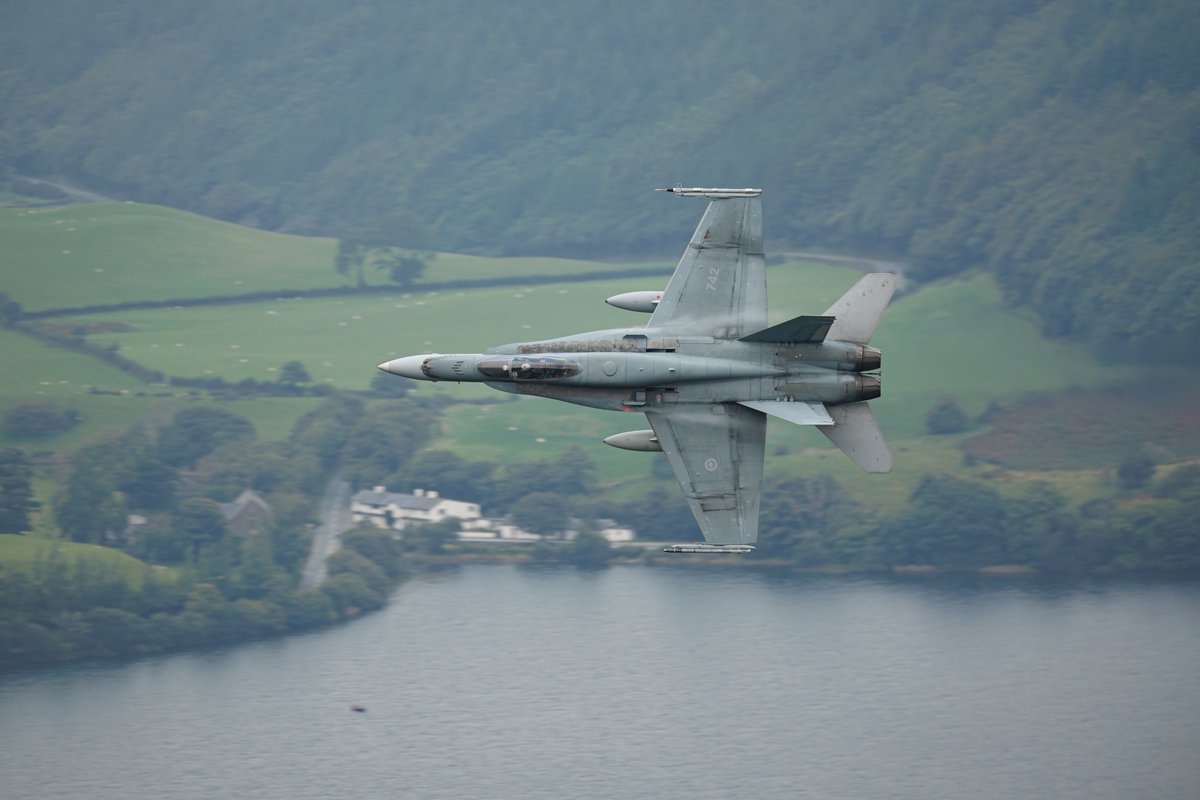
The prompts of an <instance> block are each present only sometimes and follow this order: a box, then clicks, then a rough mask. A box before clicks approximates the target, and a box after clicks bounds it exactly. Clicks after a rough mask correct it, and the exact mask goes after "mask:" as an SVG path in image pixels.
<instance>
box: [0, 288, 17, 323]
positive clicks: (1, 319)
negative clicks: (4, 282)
mask: <svg viewBox="0 0 1200 800" xmlns="http://www.w3.org/2000/svg"><path fill="white" fill-rule="evenodd" d="M20 318H21V304H20V303H18V302H17V301H16V300H13V299H12V298H11V297H9V296H8V292H0V325H11V324H13V323H14V322H16V321H17V320H19V319H20Z"/></svg>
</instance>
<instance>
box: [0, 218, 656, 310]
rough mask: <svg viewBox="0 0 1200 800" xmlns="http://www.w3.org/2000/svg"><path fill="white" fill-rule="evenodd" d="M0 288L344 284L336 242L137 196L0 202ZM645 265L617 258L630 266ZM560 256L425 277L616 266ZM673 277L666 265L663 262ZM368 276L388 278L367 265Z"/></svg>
mask: <svg viewBox="0 0 1200 800" xmlns="http://www.w3.org/2000/svg"><path fill="white" fill-rule="evenodd" d="M0 245H2V247H0V285H2V286H3V287H4V288H3V291H5V292H7V293H8V294H9V295H10V296H11V297H13V298H14V299H16V300H17V301H19V302H20V303H21V304H22V306H23V307H24V308H25V310H27V311H38V310H42V309H47V308H74V307H79V306H88V305H101V304H113V303H127V302H132V301H138V300H174V299H181V298H192V297H205V296H213V295H231V294H244V293H248V292H264V291H279V292H281V293H286V292H287V291H288V290H300V289H323V288H330V287H337V286H348V285H351V284H352V283H353V280H354V278H353V277H352V276H342V275H339V274H338V273H337V272H335V271H334V268H333V261H334V255H335V251H336V242H335V241H334V240H333V239H328V238H316V237H308V236H293V235H288V234H282V233H270V232H267V231H260V230H256V229H254V228H246V227H242V226H240V225H233V224H231V223H227V222H220V221H218V220H214V219H209V218H207V217H201V216H198V215H196V214H190V213H188V212H186V211H177V210H175V209H171V208H165V207H163V206H154V205H143V204H140V203H85V204H81V205H72V206H62V207H52V208H0ZM636 266H645V265H644V264H643V265H636V264H630V265H622V267H621V268H629V267H636ZM616 268H617V267H613V266H611V265H602V264H596V263H591V262H586V261H574V260H571V259H561V258H481V257H478V256H467V255H459V254H454V253H440V254H437V256H436V258H434V260H433V261H431V262H430V264H429V265H428V267H427V269H426V272H425V276H424V279H423V280H424V281H427V282H441V281H458V280H476V279H482V278H490V277H497V276H504V277H510V276H515V275H531V276H566V275H571V274H577V273H579V272H585V271H592V270H597V269H616ZM663 269H664V271H665V272H666V273H667V274H669V273H670V269H671V266H670V265H666V264H664V265H663ZM364 278H365V280H366V282H367V283H368V284H371V285H386V284H387V283H388V281H387V276H386V274H385V273H384V272H383V271H381V270H378V269H374V268H372V267H370V266H368V267H367V268H366V270H365V272H364Z"/></svg>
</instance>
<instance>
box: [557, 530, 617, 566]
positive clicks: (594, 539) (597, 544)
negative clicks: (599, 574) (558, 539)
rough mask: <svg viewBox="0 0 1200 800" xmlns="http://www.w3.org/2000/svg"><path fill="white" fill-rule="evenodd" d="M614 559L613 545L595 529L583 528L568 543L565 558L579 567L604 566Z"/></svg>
mask: <svg viewBox="0 0 1200 800" xmlns="http://www.w3.org/2000/svg"><path fill="white" fill-rule="evenodd" d="M611 559H612V546H611V545H610V544H609V542H608V540H607V539H605V538H604V537H603V536H601V535H600V534H598V533H596V532H595V531H589V530H581V531H579V533H578V534H577V535H576V536H575V540H574V541H573V542H571V543H570V544H568V545H567V546H566V548H565V552H564V553H563V560H564V561H566V562H568V563H571V564H574V565H575V566H577V567H603V566H605V565H606V564H608V562H609V561H610V560H611Z"/></svg>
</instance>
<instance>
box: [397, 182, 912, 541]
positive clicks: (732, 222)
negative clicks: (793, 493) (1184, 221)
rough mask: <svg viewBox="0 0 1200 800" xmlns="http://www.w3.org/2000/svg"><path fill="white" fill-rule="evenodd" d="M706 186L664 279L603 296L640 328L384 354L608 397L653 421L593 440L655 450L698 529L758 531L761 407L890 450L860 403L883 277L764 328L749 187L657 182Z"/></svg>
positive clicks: (886, 285) (499, 383) (718, 533)
mask: <svg viewBox="0 0 1200 800" xmlns="http://www.w3.org/2000/svg"><path fill="white" fill-rule="evenodd" d="M664 191H669V192H672V193H674V194H676V195H680V196H686V197H705V198H707V199H708V200H709V204H708V208H707V209H706V210H705V212H704V215H703V217H702V218H701V219H700V224H699V225H697V226H696V230H695V232H694V233H693V234H692V238H691V240H690V241H689V242H688V246H687V248H686V249H685V250H684V253H683V256H682V258H680V260H679V264H678V265H677V266H676V268H675V272H674V274H673V275H672V277H671V280H670V282H669V283H668V284H667V287H666V289H665V290H663V291H662V292H626V293H624V294H620V295H615V296H614V297H611V298H609V299H608V302H609V303H610V304H612V305H615V306H617V307H620V308H629V309H634V310H641V311H647V312H650V313H651V316H650V320H649V322H648V323H647V324H646V326H645V327H633V328H615V329H611V330H603V331H592V332H590V333H581V334H577V335H573V336H565V337H561V338H557V339H550V340H545V341H538V342H518V343H514V344H507V345H500V346H497V347H492V348H490V349H488V350H487V351H486V352H484V353H459V354H449V355H444V354H437V353H430V354H425V355H419V356H407V357H405V358H398V359H394V360H392V361H388V362H386V363H384V364H380V365H379V368H380V369H382V370H384V371H385V372H390V373H393V374H396V375H401V376H404V377H408V378H416V379H418V380H434V381H436V380H449V381H469V382H482V383H486V384H487V385H488V386H491V387H492V388H494V389H498V390H500V391H505V392H511V393H515V394H523V395H529V396H533V397H547V398H551V399H555V400H563V401H565V402H568V403H576V404H578V405H584V406H590V407H592V408H601V409H606V410H612V411H640V412H642V413H644V414H645V415H646V419H647V420H648V421H649V423H650V426H651V429H652V430H651V431H628V432H626V433H624V434H615V435H613V436H610V437H608V438H607V439H605V442H606V443H608V444H611V445H613V446H614V447H622V448H624V449H630V450H643V451H658V450H661V451H662V452H663V453H664V454H665V455H666V457H667V460H668V462H669V463H670V465H671V470H672V472H673V473H674V474H675V478H676V480H677V481H678V482H679V485H680V488H681V489H682V490H683V494H684V496H685V497H686V498H687V501H688V504H689V506H690V507H691V509H692V513H693V514H694V515H695V517H696V522H697V524H698V525H699V526H700V530H701V532H702V533H703V534H704V539H705V541H706V542H708V543H709V544H712V545H750V544H753V543H754V542H755V541H757V538H758V511H759V496H760V493H761V487H762V477H763V457H764V445H765V441H766V419H767V417H768V416H773V417H776V418H778V419H782V420H785V421H787V422H790V423H793V424H797V425H814V426H816V427H817V428H818V430H820V431H821V432H822V433H824V434H825V435H826V436H828V437H829V439H830V440H831V441H832V442H833V443H834V444H835V445H837V446H838V447H839V448H841V449H842V451H843V452H845V453H846V455H847V456H849V457H850V459H851V460H853V461H854V463H855V464H857V465H858V466H859V467H860V468H862V469H863V470H865V471H867V472H888V471H890V470H891V468H892V455H891V452H890V451H889V450H888V447H887V442H886V441H885V440H884V438H883V435H882V433H881V432H880V429H879V425H878V423H877V422H876V421H875V416H874V414H873V413H872V412H871V407H870V406H869V405H868V403H867V401H868V400H871V399H873V398H875V397H879V396H880V393H881V386H880V380H879V376H878V375H877V374H875V373H874V371H875V370H877V369H879V366H880V363H881V356H880V353H879V351H878V350H876V349H875V348H873V347H869V346H868V345H867V343H868V342H869V341H870V339H871V335H872V334H873V333H874V331H875V328H876V326H877V325H878V324H879V320H880V317H881V316H882V314H883V311H884V309H885V308H886V307H887V304H888V302H889V301H890V300H891V297H892V293H893V292H894V291H895V287H896V279H895V276H893V275H891V274H889V273H871V274H869V275H866V276H864V277H863V278H862V279H861V280H860V281H859V282H858V283H857V284H855V285H854V286H853V287H852V288H851V289H850V290H849V291H848V292H846V294H845V295H843V296H842V297H841V298H840V299H839V300H838V301H837V302H835V303H834V304H833V305H832V306H830V307H829V308H828V309H827V310H826V311H825V312H824V314H822V315H820V316H801V317H796V318H794V319H791V320H788V321H787V322H784V323H781V324H779V325H774V326H771V327H767V280H766V269H765V263H764V254H763V247H762V241H763V237H762V205H761V201H760V200H759V199H758V195H759V193H760V192H759V190H757V189H682V188H677V189H668V190H664Z"/></svg>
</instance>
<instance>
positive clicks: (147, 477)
mask: <svg viewBox="0 0 1200 800" xmlns="http://www.w3.org/2000/svg"><path fill="white" fill-rule="evenodd" d="M178 488H179V473H178V472H177V471H176V470H175V468H174V467H171V466H168V465H166V464H164V463H162V462H161V461H158V460H157V459H154V458H150V457H147V458H143V459H139V460H138V461H137V462H135V463H134V465H133V468H132V469H131V470H130V472H129V474H128V475H127V476H125V478H124V479H123V480H122V481H121V483H120V489H121V491H123V492H124V493H125V496H126V498H128V501H129V504H130V506H132V507H133V508H140V509H146V510H148V511H162V510H164V509H169V508H171V507H173V506H174V505H175V492H176V491H177V489H178Z"/></svg>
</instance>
